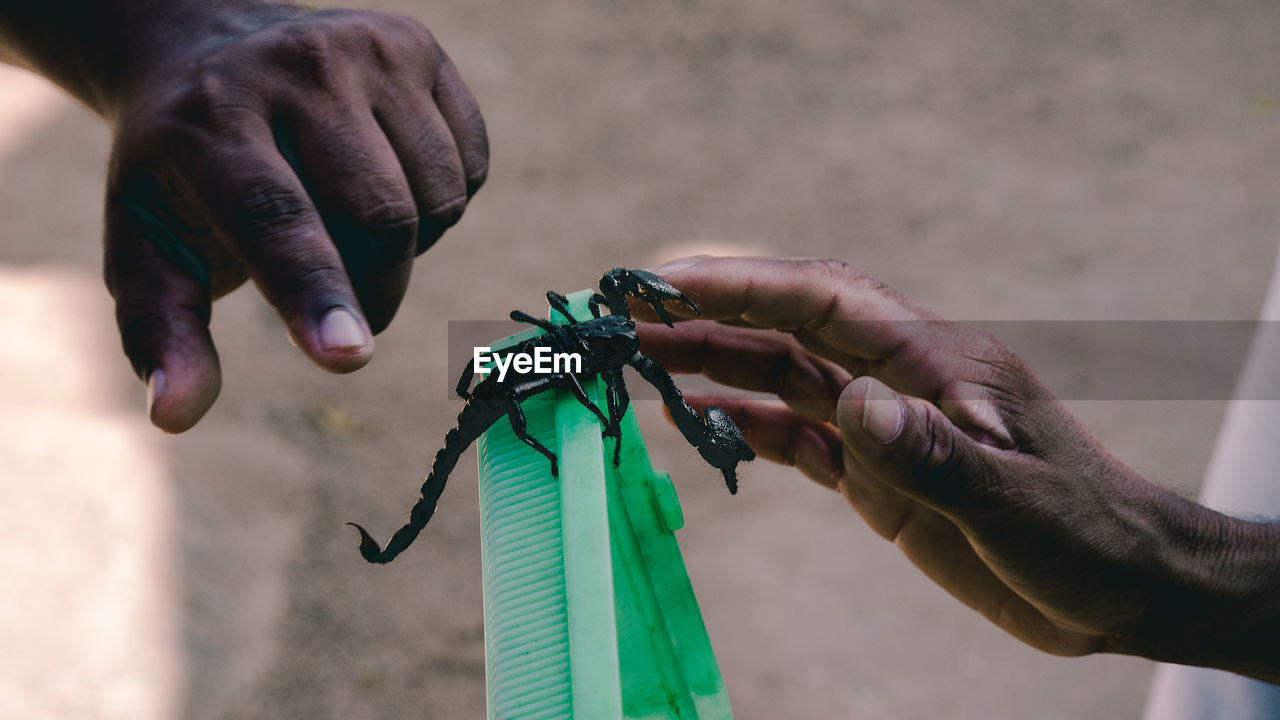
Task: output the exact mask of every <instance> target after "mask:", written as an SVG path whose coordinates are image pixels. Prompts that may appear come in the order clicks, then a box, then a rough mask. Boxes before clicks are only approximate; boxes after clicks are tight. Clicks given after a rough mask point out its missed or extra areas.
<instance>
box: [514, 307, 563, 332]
mask: <svg viewBox="0 0 1280 720" xmlns="http://www.w3.org/2000/svg"><path fill="white" fill-rule="evenodd" d="M507 317H510V318H511V319H512V320H515V321H516V322H522V323H528V324H530V325H535V326H537V327H539V328H541V329H542V330H544V331H546V332H551V331H552V330H555V329H556V326H555V325H552V324H551V323H549V322H547V321H546V320H543V319H542V318H536V317H534V316H532V315H530V314H529V313H527V312H524V311H522V310H512V311H511V313H510V314H509V315H508V316H507Z"/></svg>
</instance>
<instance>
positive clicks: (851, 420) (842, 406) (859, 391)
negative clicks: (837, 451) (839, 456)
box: [836, 376, 906, 445]
mask: <svg viewBox="0 0 1280 720" xmlns="http://www.w3.org/2000/svg"><path fill="white" fill-rule="evenodd" d="M836 416H837V418H838V420H839V425H840V432H841V435H842V436H843V437H844V440H845V441H846V442H851V443H856V444H865V443H866V442H867V441H868V440H870V441H873V442H875V443H879V444H880V445H888V444H890V443H892V442H893V441H894V440H897V439H898V438H899V437H900V436H901V435H902V431H903V429H904V427H905V426H906V406H905V405H904V403H903V401H902V398H901V397H899V396H898V394H897V393H895V392H894V391H893V390H891V389H889V386H887V385H885V384H884V383H882V382H880V381H879V380H876V379H875V378H872V377H867V376H863V377H860V378H856V379H854V380H853V381H852V382H850V383H849V384H848V385H847V386H846V387H845V389H844V391H843V392H841V393H840V399H839V401H838V404H837V406H836Z"/></svg>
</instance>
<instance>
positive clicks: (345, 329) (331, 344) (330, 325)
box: [320, 307, 369, 350]
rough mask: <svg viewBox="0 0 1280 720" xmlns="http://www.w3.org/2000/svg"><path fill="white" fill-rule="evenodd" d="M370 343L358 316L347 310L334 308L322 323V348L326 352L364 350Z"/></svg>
mask: <svg viewBox="0 0 1280 720" xmlns="http://www.w3.org/2000/svg"><path fill="white" fill-rule="evenodd" d="M368 342H369V339H368V337H366V336H365V334H364V328H362V327H360V323H359V321H357V320H356V316H355V315H352V314H351V311H349V310H347V309H346V308H340V307H339V308H334V309H332V310H330V311H329V314H328V315H325V316H324V320H323V321H322V322H321V323H320V346H321V347H323V348H324V349H325V350H336V349H338V348H362V347H364V346H365V345H367V344H368Z"/></svg>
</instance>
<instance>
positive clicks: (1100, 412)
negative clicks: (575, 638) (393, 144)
mask: <svg viewBox="0 0 1280 720" xmlns="http://www.w3.org/2000/svg"><path fill="white" fill-rule="evenodd" d="M370 4H371V5H373V6H375V7H378V8H381V9H385V10H392V11H397V12H406V13H409V14H412V15H415V16H416V17H418V18H419V19H421V20H422V21H423V22H424V23H426V24H427V25H428V27H430V28H432V30H433V31H434V32H435V34H436V35H437V37H438V38H439V39H440V40H441V42H442V44H443V45H444V47H445V48H446V49H447V50H448V51H449V52H450V53H451V54H452V56H453V57H454V59H455V60H456V62H457V64H458V66H459V68H460V69H461V71H462V73H463V76H464V77H465V78H466V79H467V81H468V82H469V83H470V85H471V87H472V89H473V90H474V91H475V93H476V95H477V97H478V98H479V100H480V103H481V106H482V108H483V109H484V111H485V113H486V118H487V120H488V123H489V129H490V134H491V139H492V143H493V164H492V172H491V175H490V179H489V183H488V185H487V186H486V187H485V188H484V190H483V191H482V192H481V193H480V195H479V196H478V198H477V199H476V201H475V202H474V204H473V205H472V206H471V207H470V209H469V210H468V211H467V216H466V217H465V218H464V219H463V221H462V223H461V225H460V226H459V227H458V228H456V229H455V230H453V231H452V232H450V233H449V234H448V235H447V236H446V238H445V240H444V241H443V242H442V243H441V244H440V245H439V246H438V247H437V248H435V249H433V250H432V251H431V252H430V253H428V254H427V255H425V256H424V258H423V259H422V260H421V261H420V262H419V263H418V265H417V268H416V273H415V280H414V283H413V286H412V288H411V290H410V294H409V297H408V299H407V300H406V302H405V305H404V307H403V309H402V310H401V311H400V314H399V316H398V318H397V320H396V322H395V323H394V324H393V326H392V327H391V329H389V330H388V331H387V332H385V333H384V334H383V335H382V336H380V337H379V338H378V351H377V357H376V358H375V360H374V362H373V363H372V364H371V365H370V366H369V367H367V368H366V369H364V370H362V371H361V372H359V373H356V374H355V375H352V376H346V377H334V376H329V375H326V374H325V373H323V372H321V371H319V370H316V369H314V368H312V367H310V366H309V364H308V363H307V362H306V361H305V360H304V358H302V357H301V356H300V355H299V354H298V353H297V352H296V351H295V350H294V349H293V348H292V347H291V346H290V345H289V343H288V342H287V340H286V338H285V334H284V331H283V329H282V326H281V325H280V323H279V322H278V321H277V319H276V318H275V317H274V316H273V315H272V313H271V312H270V311H269V309H268V308H267V307H266V305H265V303H264V302H263V301H262V300H261V299H260V298H259V297H257V296H256V295H255V294H254V292H253V291H252V290H249V289H243V290H241V291H239V292H237V293H235V294H234V295H233V296H231V297H230V298H228V299H226V300H224V301H222V302H220V303H219V304H218V305H217V307H216V309H215V313H214V337H215V339H216V341H217V343H218V347H219V350H220V352H221V357H222V362H223V371H224V378H225V382H224V389H223V394H222V398H221V399H220V400H219V402H218V404H217V405H216V406H215V407H214V409H213V411H212V412H211V413H210V415H209V416H208V418H207V419H206V420H205V421H204V422H203V423H201V424H200V425H199V426H198V427H197V428H196V429H194V430H193V431H191V432H189V433H187V434H186V435H184V436H180V437H174V438H169V437H164V436H161V435H160V434H159V433H157V432H152V431H149V430H148V428H147V427H146V423H145V418H143V389H142V386H141V385H140V384H138V383H137V381H136V380H134V378H133V377H132V375H131V374H130V371H129V369H128V366H127V364H126V362H125V360H124V358H123V356H122V354H121V353H120V352H119V349H118V344H117V341H116V340H115V338H114V337H113V335H112V321H111V309H110V307H109V299H108V297H107V294H106V291H105V290H104V289H102V287H101V282H100V280H99V278H98V275H99V271H98V269H97V267H98V262H99V259H100V258H99V252H100V251H99V240H98V238H99V232H100V215H101V206H100V203H101V195H102V189H103V188H102V175H103V169H104V164H105V156H106V152H107V148H108V144H109V137H108V133H107V131H106V129H105V128H103V127H102V126H101V125H100V124H99V123H98V122H97V121H96V120H95V119H93V118H92V117H90V116H89V115H88V114H87V113H85V112H84V111H82V110H80V109H78V108H76V107H74V106H72V105H71V104H70V103H69V102H67V101H65V100H63V99H61V98H58V97H57V96H55V95H53V94H52V93H50V92H48V91H47V89H42V86H40V85H39V84H38V83H36V82H34V81H33V79H31V78H30V77H29V76H26V75H24V74H22V73H18V72H16V71H13V72H5V73H4V74H3V75H0V284H2V288H0V297H3V298H5V304H4V306H3V309H0V331H2V332H3V336H4V343H3V344H0V373H3V375H0V493H2V494H3V497H4V500H3V502H2V503H0V646H3V647H5V648H6V652H5V653H4V655H5V658H4V659H3V660H2V661H0V715H3V716H5V717H47V718H58V719H61V718H87V717H93V718H126V717H128V718H170V717H182V718H188V719H190V720H206V719H208V720H213V719H218V720H240V719H245V720H247V719H250V718H254V719H256V718H315V719H324V718H408V717H458V718H471V717H480V716H481V715H482V714H483V712H484V677H483V664H484V663H483V661H484V651H483V627H482V613H481V604H480V600H481V589H480V572H479V568H480V556H479V531H478V520H477V508H476V503H477V501H476V491H475V468H474V461H473V460H472V459H471V457H472V456H470V455H469V456H468V457H467V458H466V459H465V460H464V462H463V463H462V466H461V467H460V468H459V470H458V471H457V472H455V474H454V476H453V478H452V481H451V484H450V489H449V491H448V492H447V493H446V495H445V497H444V499H443V500H442V503H441V509H440V512H439V514H438V515H437V516H436V519H435V520H433V522H432V525H431V528H430V530H429V532H427V533H425V534H424V536H423V537H422V538H421V539H420V540H419V542H418V544H417V546H415V548H414V549H413V551H412V552H410V553H408V554H406V555H405V556H404V557H403V558H401V559H400V560H398V561H397V562H396V563H395V564H394V565H392V566H389V567H383V568H375V567H370V566H368V565H366V564H364V563H363V562H362V561H360V560H359V558H358V557H357V556H356V553H355V539H354V537H353V533H351V532H350V529H349V528H344V527H343V526H342V523H343V522H345V521H347V520H353V519H358V520H361V521H363V522H367V523H368V524H369V525H370V526H371V527H374V528H379V529H382V530H384V531H385V530H386V529H390V528H392V527H395V526H397V525H398V524H399V523H400V522H401V520H402V519H403V517H404V515H405V512H406V511H407V508H408V504H409V503H410V502H411V501H412V499H413V496H414V492H415V488H416V486H417V484H418V482H419V479H420V477H421V474H422V473H423V472H424V471H425V468H426V465H427V463H428V462H429V459H430V457H431V456H432V455H433V454H434V452H435V451H436V449H437V447H438V445H439V443H440V442H441V439H442V438H443V436H444V433H445V432H446V431H447V430H448V429H449V427H451V426H452V423H453V420H454V415H455V414H456V413H457V411H458V409H459V405H457V404H455V403H450V402H447V401H445V400H444V399H443V398H444V397H445V393H446V392H447V388H449V387H450V386H451V383H452V381H453V378H454V377H455V373H456V372H457V370H458V368H459V363H460V362H461V359H460V358H450V357H447V353H446V352H445V351H444V348H445V347H446V345H447V342H446V341H447V338H446V328H447V324H446V321H448V320H482V319H499V318H502V317H504V316H505V313H506V312H507V311H508V310H509V309H511V308H513V307H521V308H525V309H528V310H533V311H537V310H538V309H540V307H541V302H540V298H541V297H542V293H543V292H544V291H545V290H546V289H548V288H556V289H560V290H564V291H570V290H574V289H578V288H584V287H588V286H590V285H592V284H593V283H594V281H595V280H596V279H597V278H598V277H599V275H600V273H601V272H602V271H604V270H605V269H608V268H609V267H612V266H615V265H624V266H632V267H644V266H649V265H651V264H653V263H654V262H656V261H658V260H660V259H666V258H670V257H674V256H676V255H681V254H685V253H686V252H689V251H694V250H697V249H701V248H714V249H717V250H719V251H735V250H740V251H746V252H752V253H763V254H776V255H812V256H824V257H837V258H841V259H843V260H847V261H849V262H851V263H853V264H855V265H857V266H859V267H861V268H863V269H865V270H867V271H869V272H870V273H872V274H873V275H875V276H877V277H878V278H880V279H881V280H883V281H885V282H887V283H888V284H890V285H892V286H894V287H896V288H898V289H900V290H902V291H903V292H905V293H906V294H908V295H910V296H913V297H916V298H918V299H919V300H920V301H922V302H923V303H925V304H926V305H929V306H932V307H934V308H936V309H938V310H941V311H942V312H944V313H946V314H948V315H950V316H952V317H956V318H961V319H972V320H1018V319H1152V320H1164V319H1169V320H1173V319H1176V320H1201V319H1205V320H1208V319H1251V318H1253V317H1254V316H1255V315H1256V312H1257V310H1258V306H1259V304H1260V302H1261V298H1262V293H1263V291H1264V289H1265V283H1266V280H1267V279H1268V274H1269V270H1270V268H1271V266H1272V260H1273V258H1274V257H1275V252H1276V239H1277V236H1278V235H1280V233H1278V231H1280V205H1277V203H1276V202H1275V198H1276V197H1278V196H1280V172H1278V171H1277V168H1278V167H1280V115H1278V108H1280V100H1278V98H1280V79H1278V77H1280V76H1277V75H1276V73H1275V68H1276V67H1278V66H1280V45H1278V44H1277V43H1276V42H1275V38H1276V37H1280V6H1277V5H1275V4H1274V3H1268V2H1261V1H1258V2H1247V1H1243V0H1242V1H1239V2H1212V1H1211V0H1165V1H1164V2H1154V1H1151V0H1143V1H1139V2H1130V3H1123V4H1119V5H1117V4H1114V3H1103V2H1085V1H1084V0H1072V1H1066V0H1042V1H1040V2H1031V1H1030V0H1017V1H1014V0H977V1H974V2H967V3H945V2H937V1H930V0H892V1H890V0H875V1H867V2H839V1H835V0H799V1H798V2H791V3H778V2H768V1H766V0H701V1H696V0H652V1H651V2H644V3H624V2H615V1H607V0H548V1H547V2H541V3H510V2H494V1H492V0H470V1H469V2H465V3H463V2H458V3H436V4H433V5H432V6H430V7H424V6H423V5H420V4H416V3H409V2H403V1H402V2H395V1H391V0H389V1H388V2H382V3H370ZM1074 408H1075V409H1076V410H1077V411H1078V412H1079V413H1080V414H1081V416H1082V417H1083V418H1084V419H1085V421H1086V422H1087V423H1088V424H1089V425H1090V427H1091V428H1093V429H1094V430H1095V432H1096V433H1097V434H1098V435H1099V436H1100V437H1101V438H1102V439H1103V440H1104V441H1105V442H1106V443H1107V444H1108V445H1109V446H1110V447H1111V448H1112V449H1113V450H1114V451H1115V452H1116V453H1117V454H1118V455H1120V456H1121V457H1122V458H1124V459H1125V460H1126V461H1127V462H1129V463H1131V464H1132V465H1134V466H1135V467H1137V468H1139V469H1140V470H1142V471H1143V472H1145V473H1147V474H1148V476H1150V477H1152V478H1154V479H1156V480H1158V481H1160V482H1162V483H1165V484H1167V485H1169V486H1172V487H1175V488H1177V489H1178V490H1180V491H1182V492H1186V493H1192V492H1194V490H1195V488H1196V486H1197V484H1198V482H1199V477H1200V475H1201V473H1202V472H1203V470H1204V467H1205V464H1206V462H1207V459H1208V455H1209V452H1210V450H1211V447H1212V443H1213V439H1214V434H1215V432H1216V427H1217V423H1218V422H1219V420H1220V419H1221V415H1222V411H1223V403H1221V402H1118V401H1117V402H1090V403H1076V404H1074ZM639 410H640V412H641V414H642V420H643V421H644V422H645V423H646V428H647V431H646V434H647V437H648V443H649V445H650V447H651V449H652V451H653V455H654V461H655V464H656V465H657V466H658V467H662V468H666V469H668V470H669V471H670V472H671V473H672V475H673V476H674V477H675V478H676V481H677V486H678V488H679V490H680V492H681V495H682V500H683V502H684V505H685V513H686V517H687V523H686V528H685V529H684V530H683V531H681V533H680V534H679V539H680V541H681V543H682V546H683V548H684V551H685V556H686V560H687V563H688V565H689V567H690V571H691V573H692V575H693V580H694V586H695V588H696V590H697V591H698V593H699V597H700V599H701V604H702V609H703V613H704V616H705V618H706V621H707V624H708V626H709V629H710V633H711V638H712V642H713V644H714V646H715V648H716V651H717V655H718V657H719V660H720V663H721V667H722V670H723V672H724V676H725V680H726V682H727V684H728V687H729V690H730V693H731V696H732V701H733V704H734V708H735V711H736V716H737V717H739V718H742V719H743V720H750V719H753V718H754V719H773V718H940V717H945V718H1028V717H1036V718H1045V719H1051V718H1081V717H1107V718H1131V717H1137V715H1138V714H1139V712H1140V709H1141V706H1142V703H1143V699H1144V697H1145V692H1146V684H1147V681H1148V679H1149V677H1150V672H1151V666H1150V664H1149V663H1146V662H1144V661H1140V660H1134V659H1127V658H1116V657H1091V658H1085V659H1075V660H1064V659H1058V658H1051V657H1046V656H1043V655H1040V654H1038V653H1036V652H1034V651H1032V650H1029V649H1027V648H1024V647H1022V646H1021V645H1019V644H1018V643H1017V642H1015V641H1013V640H1011V639H1009V638H1007V637H1005V636H1003V635H1002V634H1000V633H999V632H998V631H996V630H994V629H992V628H991V627H989V626H988V625H987V624H986V623H985V622H984V621H983V620H982V619H981V618H979V617H978V616H977V615H976V614H974V613H972V612H970V611H968V610H967V609H965V608H963V607H961V606H960V605H958V604H957V603H955V602H954V601H953V600H952V599H951V598H949V597H948V596H946V594H945V593H943V592H942V591H940V590H938V589H937V588H935V587H933V586H932V585H931V584H930V583H928V582H927V581H925V580H924V579H923V578H922V577H920V576H919V574H918V573H916V572H915V571H914V569H913V568H912V567H910V566H909V565H908V563H907V562H905V561H904V560H903V559H902V558H900V557H899V556H898V554H897V552H896V551H895V549H894V548H893V547H892V546H890V545H888V544H886V543H884V542H882V541H880V540H879V539H878V538H877V537H875V536H874V535H873V534H872V533H871V532H869V531H868V530H867V529H866V528H865V527H863V526H862V525H861V524H860V522H859V521H858V519H857V518H856V516H855V515H854V514H853V513H852V512H851V511H849V510H848V509H847V508H846V507H845V506H843V505H842V503H841V502H840V500H839V498H837V497H835V496H832V495H830V494H829V493H827V492H825V491H823V490H821V489H819V488H817V487H815V486H812V485H810V484H808V483H807V482H806V481H804V480H803V479H802V478H800V477H799V476H798V475H796V474H795V473H793V472H791V471H789V470H786V469H782V468H778V467H771V466H765V465H764V464H762V463H761V464H754V465H753V466H750V467H748V468H747V469H746V470H745V471H744V472H743V475H744V488H743V491H742V493H741V494H740V495H739V496H738V497H735V498H730V497H729V496H727V495H726V494H725V493H724V491H723V489H722V488H721V486H720V484H719V481H718V480H717V478H716V477H715V475H714V474H713V473H712V472H710V471H709V470H708V469H707V468H706V467H705V466H704V465H702V464H701V463H700V462H699V461H698V458H697V456H696V454H695V453H693V451H692V450H690V449H689V448H688V447H687V446H686V444H685V443H684V442H683V440H681V439H680V438H679V437H678V436H677V435H676V434H675V432H674V431H673V430H672V429H671V428H669V427H668V426H667V425H666V424H665V423H664V422H663V421H662V419H661V417H660V413H659V409H658V407H656V404H655V403H641V407H640V408H639Z"/></svg>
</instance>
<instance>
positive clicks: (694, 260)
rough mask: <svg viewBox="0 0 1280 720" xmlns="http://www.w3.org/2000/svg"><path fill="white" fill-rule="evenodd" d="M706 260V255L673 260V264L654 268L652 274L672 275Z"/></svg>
mask: <svg viewBox="0 0 1280 720" xmlns="http://www.w3.org/2000/svg"><path fill="white" fill-rule="evenodd" d="M705 259H707V256H706V255H694V256H693V257H683V258H679V259H677V260H672V261H671V262H668V263H664V264H662V265H659V266H658V267H656V268H654V269H653V270H651V271H650V272H652V273H653V274H654V275H662V274H664V273H672V272H675V271H677V270H683V269H684V268H687V267H689V266H690V265H696V264H698V263H700V262H702V261H703V260H705Z"/></svg>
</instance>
